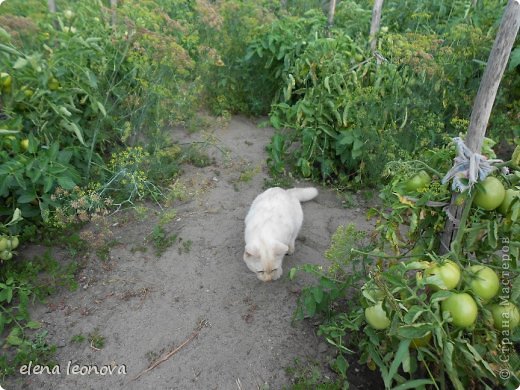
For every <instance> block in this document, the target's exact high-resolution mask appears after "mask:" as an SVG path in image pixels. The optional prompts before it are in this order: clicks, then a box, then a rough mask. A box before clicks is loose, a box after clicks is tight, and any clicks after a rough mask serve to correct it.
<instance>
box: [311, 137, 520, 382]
mask: <svg viewBox="0 0 520 390" xmlns="http://www.w3.org/2000/svg"><path fill="white" fill-rule="evenodd" d="M486 145H487V146H486V147H485V148H484V150H485V153H486V154H487V155H488V156H489V157H491V158H494V154H493V151H492V149H490V147H489V145H492V142H490V141H489V140H488V141H486ZM453 157H454V154H453V149H451V148H449V147H446V148H439V149H434V150H431V151H429V152H428V153H425V154H424V156H423V160H414V161H396V162H391V163H389V164H388V165H387V168H386V170H387V172H388V175H389V177H390V180H389V182H388V184H387V185H386V186H385V187H384V188H383V189H382V191H381V193H380V198H381V199H382V200H383V205H382V207H381V208H379V209H372V210H370V212H369V215H370V216H374V217H376V218H377V222H376V227H375V231H376V234H377V235H376V236H375V237H374V238H373V240H372V241H371V242H370V243H369V244H366V243H365V244H364V246H362V245H361V243H362V241H363V240H362V239H359V240H357V241H356V240H354V241H356V242H352V241H353V238H352V237H351V236H352V232H350V231H349V229H344V228H343V229H340V230H338V232H337V233H336V235H335V236H333V240H332V242H333V244H332V246H331V249H330V250H329V252H330V253H332V254H333V255H334V256H333V257H332V261H333V264H332V266H331V269H330V271H329V273H327V272H326V271H321V270H319V269H313V270H312V272H313V273H314V274H316V275H318V276H319V277H320V280H324V279H325V280H328V283H329V284H330V285H331V286H333V287H332V288H333V289H337V290H342V289H347V291H349V292H350V294H351V295H349V298H348V300H347V302H348V303H347V307H348V308H347V310H345V311H344V312H342V311H336V312H335V311H334V309H333V308H334V307H335V306H331V305H329V306H327V307H326V308H324V309H323V312H324V313H325V314H326V319H325V320H324V321H323V324H322V325H321V326H320V330H319V334H322V335H324V336H325V337H326V338H327V340H328V341H329V342H330V343H331V344H333V345H336V346H337V348H338V351H340V352H341V353H343V354H347V353H348V351H349V350H350V349H354V350H356V351H357V352H358V353H359V359H360V361H361V362H363V363H366V364H367V365H368V366H369V367H370V368H372V369H376V368H378V369H379V371H380V373H381V377H382V379H383V382H384V384H385V386H386V387H393V386H399V385H402V386H412V384H414V383H418V381H420V383H422V384H425V385H426V384H428V385H433V386H434V387H435V386H437V387H438V388H442V387H443V386H446V387H448V386H452V387H453V388H455V389H457V390H459V389H460V390H462V389H466V388H471V386H472V384H474V383H479V384H482V385H483V386H484V385H485V386H498V387H500V386H503V387H505V388H508V389H515V388H516V387H517V385H518V384H520V378H519V373H520V367H519V366H517V365H516V363H515V362H516V359H517V354H516V352H515V351H514V350H509V352H508V353H509V354H510V355H511V356H510V359H509V360H508V362H504V361H500V359H499V356H501V355H500V354H501V351H502V349H501V345H502V344H501V343H502V340H503V337H509V339H508V340H509V341H510V340H512V342H514V343H517V342H518V341H520V332H519V331H518V329H519V328H518V327H517V318H518V316H517V313H518V311H517V307H516V305H517V304H518V301H519V298H520V278H518V272H519V270H518V267H517V265H516V264H517V261H518V260H519V259H520V257H519V245H518V242H519V241H518V237H520V227H519V224H518V218H519V216H520V204H518V202H516V201H512V203H511V206H510V209H509V211H508V213H507V215H502V214H501V213H499V212H496V211H494V210H489V211H488V210H485V209H483V208H481V207H474V206H473V197H474V196H475V195H474V194H475V190H474V191H472V192H471V193H461V194H459V195H458V196H457V198H456V202H457V204H459V205H461V206H462V207H463V213H462V215H461V218H460V222H459V223H460V225H459V226H460V228H459V230H458V232H457V234H456V235H455V237H454V241H453V244H452V246H451V248H449V249H450V250H449V251H448V253H447V254H445V255H443V256H440V255H439V246H440V239H439V236H440V234H441V232H442V231H443V229H444V225H445V222H446V219H447V218H448V216H447V214H446V213H445V211H443V210H442V208H443V207H445V206H446V204H448V202H449V201H450V198H451V193H450V191H449V189H448V184H447V183H446V184H442V183H441V182H440V178H441V177H442V176H443V175H442V173H441V172H443V171H444V172H446V171H447V170H449V168H451V161H452V159H453ZM510 169H511V172H510V173H509V174H502V175H497V177H496V178H495V177H493V176H491V177H492V178H493V179H496V181H498V182H499V183H504V185H505V186H508V187H510V188H514V186H515V185H516V183H517V182H518V181H519V180H520V172H519V171H517V170H516V168H515V166H514V165H513V166H510ZM421 170H425V171H427V172H428V174H429V175H430V176H431V181H430V182H429V183H428V184H426V185H425V186H424V187H423V188H421V189H419V190H414V191H413V195H411V194H410V191H409V190H408V189H407V188H406V186H405V185H404V184H405V183H406V182H407V181H408V180H409V179H410V178H413V177H414V176H415V175H418V174H419V172H420V171H421ZM494 181H495V180H488V182H494ZM477 187H480V188H482V184H480V185H478V186H477ZM346 231H349V232H350V235H348V236H347V235H346V234H345V232H346ZM348 237H349V238H348ZM504 251H506V252H504ZM504 259H507V264H506V265H507V267H508V268H507V269H504V268H503V267H504V264H505V260H504ZM359 264H362V269H363V270H364V272H360V271H353V270H355V269H356V268H355V267H356V266H357V265H359ZM307 270H309V269H307ZM342 270H343V271H342ZM346 270H349V271H348V272H347V271H346ZM350 272H354V273H355V274H356V275H358V280H357V282H356V279H353V276H352V277H347V276H346V275H350ZM356 272H357V273H356ZM461 279H462V281H461ZM356 283H357V284H356ZM353 284H354V285H360V286H362V287H361V288H360V289H359V288H356V287H354V288H352V289H348V286H352V285H353ZM315 288H319V287H318V286H314V287H312V289H315ZM348 294H349V293H348V292H347V295H348ZM351 296H352V297H353V298H351ZM303 297H305V300H306V301H308V302H310V301H312V295H311V294H310V293H309V292H308V290H304V291H303V293H302V299H303ZM504 297H509V299H510V300H511V305H504V304H503V305H499V304H500V303H501V302H502V301H503V300H504ZM357 302H359V304H356V303H357ZM484 304H486V305H487V306H483V305H484ZM488 304H489V305H488ZM341 305H342V304H341V303H340V304H339V305H338V306H339V307H342V306H341ZM331 307H332V309H331ZM304 308H305V306H304ZM303 312H304V313H307V315H315V313H316V312H313V313H312V314H311V313H310V312H308V311H305V310H303ZM503 317H507V318H508V319H509V322H508V323H507V325H508V326H509V328H508V330H509V331H510V332H509V333H508V334H507V336H504V333H503V331H502V329H501V326H502V323H501V322H500V323H499V322H498V321H499V319H500V318H503ZM493 323H495V325H494V326H493ZM504 324H505V323H504ZM499 331H500V332H499ZM347 334H348V339H349V340H350V342H349V343H345V341H344V340H345V337H346V335H347ZM508 340H505V341H507V342H509V341H508ZM500 369H505V370H508V372H511V373H512V377H511V380H510V381H509V382H508V381H504V380H502V379H500V377H499V376H498V374H497V372H499V370H500ZM398 372H399V374H398ZM448 380H449V384H448ZM443 383H444V385H443Z"/></svg>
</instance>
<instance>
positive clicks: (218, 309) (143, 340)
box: [3, 117, 369, 390]
mask: <svg viewBox="0 0 520 390" xmlns="http://www.w3.org/2000/svg"><path fill="white" fill-rule="evenodd" d="M272 133H273V130H272V129H270V128H258V127H257V126H256V125H255V124H254V123H253V122H251V121H250V120H248V119H245V118H242V117H234V118H232V119H231V121H230V122H229V124H227V125H225V126H222V127H220V128H216V129H215V130H214V131H213V132H212V134H211V137H210V138H211V139H212V140H213V142H214V147H211V154H212V155H213V157H214V163H213V164H211V165H210V166H207V167H204V168H196V167H191V166H188V167H187V168H186V169H185V172H184V174H183V176H182V180H184V183H185V185H186V186H187V189H188V191H191V192H192V196H191V198H190V199H189V200H186V201H184V202H174V203H173V204H172V205H171V207H170V209H169V210H166V211H165V212H168V211H170V212H171V210H172V209H173V208H174V209H175V210H176V217H175V218H173V219H172V220H171V221H169V222H168V223H167V224H166V225H165V230H166V231H167V232H168V233H169V234H177V236H178V237H179V238H181V239H182V241H181V242H179V241H177V243H175V244H174V245H173V246H171V247H169V248H168V249H167V250H166V251H165V252H164V253H163V254H162V255H161V256H160V257H157V256H155V254H154V251H153V248H151V244H150V234H151V232H152V230H153V227H154V226H155V225H156V224H157V221H158V218H159V217H160V213H153V212H150V214H149V216H148V217H144V218H141V219H139V218H126V219H125V218H123V217H119V220H118V219H117V218H116V219H115V220H114V221H116V222H112V221H111V224H110V226H111V230H112V234H113V239H114V241H115V242H116V244H115V245H114V246H112V247H111V248H110V252H109V256H108V258H107V259H105V260H103V261H101V260H97V261H94V260H92V261H89V262H88V263H87V264H86V266H85V267H84V268H83V269H82V270H81V272H80V275H79V276H78V280H79V283H80V286H79V288H78V289H77V290H75V291H73V292H70V291H67V290H63V291H60V292H59V293H58V294H56V295H53V296H51V297H49V298H48V300H47V301H46V302H44V303H37V304H35V305H34V307H33V309H32V316H33V319H35V320H38V321H41V322H42V323H43V324H44V327H45V328H46V329H47V330H48V332H49V340H50V341H51V342H52V343H55V344H56V345H58V350H57V363H58V364H59V366H60V373H59V374H58V373H56V374H54V375H47V374H41V375H35V374H32V375H17V376H16V377H14V378H10V379H9V380H8V381H7V382H6V383H5V384H3V386H4V388H6V389H7V390H11V389H49V390H50V389H53V390H54V389H63V390H71V389H119V388H124V389H267V388H268V389H281V388H284V387H286V386H290V384H291V382H290V378H289V377H288V375H287V374H286V371H285V368H286V367H289V366H292V365H293V364H294V360H295V359H296V358H299V359H300V360H301V361H303V362H308V361H318V362H321V363H322V364H323V366H326V362H327V360H328V359H329V358H330V357H332V356H333V351H332V349H330V348H329V347H328V346H327V344H326V343H324V342H323V341H322V340H320V339H319V338H318V337H317V336H316V335H315V330H314V328H313V325H312V324H311V323H309V322H308V321H307V322H300V323H296V324H292V323H291V317H292V314H293V311H294V309H295V307H296V301H297V297H298V291H299V290H300V289H301V288H302V286H303V284H304V280H303V279H302V276H298V277H297V278H296V280H294V281H289V280H288V279H287V277H286V276H287V274H288V271H289V269H290V268H291V267H295V266H297V265H299V264H303V263H322V264H325V263H326V261H325V260H324V258H323V253H324V251H325V249H326V248H327V247H328V245H329V240H330V237H331V235H332V233H333V232H334V231H335V229H336V228H337V226H339V225H342V224H346V223H351V222H352V223H355V224H357V225H358V227H359V228H361V229H365V230H367V229H369V225H368V224H367V222H366V220H365V217H364V216H365V212H364V207H365V206H364V205H363V204H362V203H360V204H354V206H353V207H351V208H344V207H342V203H341V200H340V199H339V198H338V196H337V195H336V194H335V193H334V192H333V191H331V190H328V189H324V188H319V191H320V194H319V196H318V197H317V198H316V199H315V200H313V201H310V202H307V203H304V205H303V209H304V215H305V219H304V223H303V228H302V231H301V233H300V238H299V239H298V241H297V244H296V252H295V254H294V255H292V256H288V257H286V259H285V263H284V277H282V279H280V280H278V281H276V282H271V283H262V282H260V281H259V280H257V278H256V277H255V275H254V274H253V273H251V272H250V271H249V270H248V269H247V268H246V266H245V264H244V262H243V260H242V252H243V228H244V225H243V219H244V217H245V215H246V213H247V210H248V207H249V205H250V203H251V202H252V201H253V199H254V198H255V196H256V195H258V194H259V193H260V192H262V191H263V190H264V179H266V178H268V175H267V170H266V166H265V160H266V152H265V146H266V144H267V143H268V141H269V139H270V137H271V135H272ZM172 137H173V138H174V139H176V140H179V139H181V140H182V142H184V143H189V142H193V141H200V140H201V139H203V137H204V136H203V135H202V134H201V133H195V134H189V133H187V132H184V131H181V130H178V132H176V133H175V134H172ZM217 146H218V148H217ZM248 179H250V180H248ZM296 185H297V186H305V185H308V184H305V183H297V184H296ZM113 225H114V226H113ZM143 247H150V248H149V249H148V250H147V251H143ZM32 250H33V251H36V252H37V251H38V250H40V251H42V250H43V249H42V248H39V249H38V247H36V248H33V249H32ZM197 329H198V330H197ZM194 332H195V333H194ZM92 334H97V335H99V336H100V337H102V338H103V340H104V346H103V347H102V348H99V349H96V348H95V347H93V346H91V345H89V342H88V339H89V336H88V335H92ZM195 334H196V337H193V338H192V339H190V336H194V335H195ZM74 335H84V336H85V337H86V338H87V340H85V341H83V342H73V341H71V338H72V337H73V336H74ZM186 340H191V341H188V343H187V344H186V345H185V346H184V347H182V348H181V349H179V350H178V352H176V353H175V354H173V355H172V356H171V357H170V358H169V359H167V360H166V361H164V362H163V363H162V364H160V365H159V366H157V367H155V368H154V369H152V370H150V371H149V372H146V373H144V374H143V375H142V376H141V377H140V378H138V379H136V380H133V379H134V378H135V377H136V376H137V375H138V374H139V373H140V372H141V371H143V370H145V369H146V368H147V367H148V366H149V365H150V363H151V362H153V361H154V360H155V359H157V358H158V357H159V356H160V355H161V354H163V353H167V352H168V351H173V350H175V348H177V347H179V346H181V345H182V343H183V342H184V341H186ZM89 365H95V366H97V367H98V368H99V369H101V368H102V367H104V366H105V371H106V370H107V368H106V367H109V366H110V367H113V369H115V370H116V371H115V372H114V373H113V374H112V375H110V374H108V375H101V374H95V373H91V374H89V375H81V374H79V373H77V370H80V369H83V370H85V369H86V368H85V367H87V366H89ZM68 366H69V367H68ZM74 367H76V368H74ZM67 369H69V371H67ZM74 370H76V371H74ZM118 370H119V374H118V373H117V372H118ZM122 370H124V371H126V374H123V373H122ZM105 373H106V372H105ZM353 382H354V383H355V382H356V378H353ZM358 382H359V381H358ZM353 387H354V388H362V387H364V386H362V381H361V383H360V384H358V385H357V386H353ZM351 388H352V387H351Z"/></svg>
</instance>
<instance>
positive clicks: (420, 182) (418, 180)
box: [405, 171, 432, 191]
mask: <svg viewBox="0 0 520 390" xmlns="http://www.w3.org/2000/svg"><path fill="white" fill-rule="evenodd" d="M431 181H432V178H431V177H430V175H429V174H428V172H426V171H420V172H419V173H418V174H417V175H415V176H413V177H412V178H411V179H410V180H408V181H407V182H406V184H405V189H406V190H407V191H417V190H420V189H422V188H424V187H426V186H427V185H428V184H430V182H431Z"/></svg>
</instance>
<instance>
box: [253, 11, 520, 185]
mask: <svg viewBox="0 0 520 390" xmlns="http://www.w3.org/2000/svg"><path fill="white" fill-rule="evenodd" d="M409 3H410V2H406V4H403V3H402V2H387V3H385V6H384V9H383V22H382V25H383V28H382V30H381V33H380V36H379V40H378V48H377V49H378V51H379V53H380V55H381V56H382V57H380V58H376V57H375V56H373V55H372V53H370V52H369V51H368V50H367V46H368V37H367V33H366V31H367V30H368V25H369V21H370V4H368V2H364V1H357V2H356V1H343V2H340V3H339V4H338V10H337V15H336V16H337V17H336V19H335V24H334V28H333V29H332V31H326V30H325V28H324V27H325V25H326V22H325V18H324V16H323V14H322V13H321V11H320V10H316V11H311V12H307V13H306V14H305V15H304V16H302V17H296V18H291V17H284V18H281V19H280V20H279V21H278V22H277V23H275V24H274V25H273V28H272V29H271V30H265V31H264V32H263V35H261V36H260V37H259V38H257V39H256V40H255V41H254V42H253V43H252V44H251V45H250V47H249V49H248V50H249V51H248V53H250V56H251V58H256V59H258V58H257V57H260V59H262V60H263V63H264V64H265V67H266V68H267V71H268V73H267V74H268V76H269V77H267V78H266V81H267V82H269V83H270V85H272V86H273V87H272V90H273V91H275V93H274V94H271V95H270V97H272V98H273V99H274V100H273V102H274V104H273V105H272V107H271V112H270V118H271V122H272V124H273V125H274V126H275V127H276V128H279V129H281V131H280V132H278V133H277V134H276V135H275V136H274V138H273V140H272V142H271V144H270V146H269V164H270V166H271V168H272V170H273V171H274V172H276V173H283V172H284V171H286V170H294V171H296V173H298V174H300V175H301V176H304V177H310V178H313V179H317V180H322V181H327V182H335V183H337V184H340V185H342V186H344V185H352V179H354V182H355V183H360V182H363V183H365V184H368V185H371V184H375V183H378V182H379V178H380V176H381V173H382V171H383V168H384V166H385V163H386V162H388V161H391V160H393V159H396V158H404V159H408V158H415V157H417V156H420V155H421V154H422V153H423V152H424V150H426V149H427V148H430V147H434V146H440V145H443V144H444V143H445V139H446V137H444V136H445V135H457V134H458V133H459V132H460V131H461V126H460V124H461V123H462V121H463V120H461V118H469V116H470V113H471V107H472V104H473V99H474V96H475V94H476V92H477V90H478V85H479V82H480V77H481V75H482V72H483V69H484V67H483V65H484V63H485V61H486V59H487V56H488V54H489V50H490V48H491V45H492V43H493V37H494V34H493V32H494V31H495V28H496V21H497V20H498V18H499V17H500V13H501V11H502V5H501V2H499V1H492V2H490V4H489V5H486V7H480V6H479V7H477V8H475V9H473V8H471V7H469V6H467V3H463V2H454V3H453V4H450V5H449V6H447V5H446V4H445V2H442V1H436V2H428V3H417V2H414V3H413V4H411V3H410V4H409ZM403 21H404V23H403ZM364 23H365V24H364ZM309 26H310V27H309ZM309 31H310V32H311V33H310V34H308V33H309ZM255 51H257V55H256V56H255V55H254V53H255ZM516 66H517V65H515V67H514V68H512V69H511V70H509V71H508V73H507V74H506V76H505V78H504V83H503V84H502V85H503V90H504V92H503V94H500V95H499V96H498V99H497V107H498V108H497V111H499V113H498V114H497V115H496V117H494V118H493V120H492V121H491V124H490V134H491V135H492V136H494V137H495V138H497V139H499V140H502V141H503V142H505V143H506V144H507V143H511V142H512V141H513V140H514V139H515V135H517V133H518V131H519V128H518V126H516V125H515V118H514V115H513V114H512V111H511V109H513V111H514V107H516V106H517V105H518V98H517V97H515V92H514V91H515V85H516V83H517V77H516V78H515V77H514V76H515V74H516V69H515V68H516ZM276 85H278V88H276ZM454 124H456V125H454ZM462 130H464V129H462Z"/></svg>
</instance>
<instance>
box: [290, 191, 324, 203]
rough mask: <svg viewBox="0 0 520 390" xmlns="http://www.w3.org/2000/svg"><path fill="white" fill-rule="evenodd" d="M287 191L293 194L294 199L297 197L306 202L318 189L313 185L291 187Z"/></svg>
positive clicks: (312, 197)
mask: <svg viewBox="0 0 520 390" xmlns="http://www.w3.org/2000/svg"><path fill="white" fill-rule="evenodd" d="M287 192H288V193H289V194H290V195H291V196H294V197H295V198H296V199H298V200H299V201H300V202H306V201H308V200H311V199H314V198H315V197H317V196H318V190H317V189H316V188H313V187H308V188H291V189H290V190H287Z"/></svg>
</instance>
